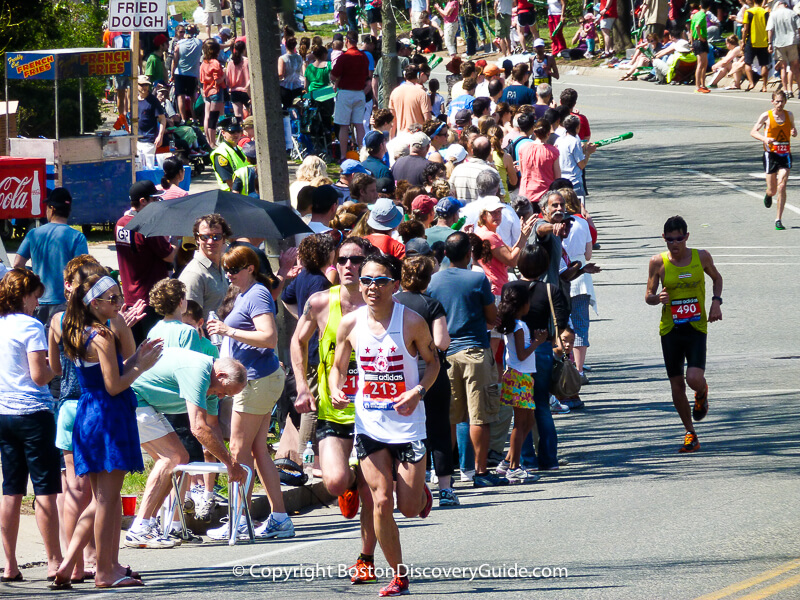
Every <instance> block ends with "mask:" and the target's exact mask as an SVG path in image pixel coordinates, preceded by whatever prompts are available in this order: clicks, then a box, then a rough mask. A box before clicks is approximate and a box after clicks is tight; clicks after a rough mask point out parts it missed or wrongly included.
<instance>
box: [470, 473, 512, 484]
mask: <svg viewBox="0 0 800 600" xmlns="http://www.w3.org/2000/svg"><path fill="white" fill-rule="evenodd" d="M503 485H508V479H506V478H505V477H501V476H500V475H495V474H494V473H484V474H483V475H478V474H477V473H476V474H475V477H473V479H472V487H476V488H484V487H498V486H503Z"/></svg>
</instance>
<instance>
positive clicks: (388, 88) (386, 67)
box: [375, 0, 397, 108]
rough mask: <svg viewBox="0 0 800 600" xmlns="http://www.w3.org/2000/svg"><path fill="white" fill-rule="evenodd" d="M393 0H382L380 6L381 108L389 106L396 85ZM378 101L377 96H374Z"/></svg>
mask: <svg viewBox="0 0 800 600" xmlns="http://www.w3.org/2000/svg"><path fill="white" fill-rule="evenodd" d="M392 1H393V0H383V5H382V6H381V15H382V17H383V34H382V36H381V39H382V40H383V42H382V44H381V56H382V58H383V61H382V63H381V64H382V67H381V73H380V80H381V81H382V82H383V84H384V88H383V89H384V94H383V102H381V103H380V107H381V108H387V107H388V106H389V96H391V94H392V90H393V89H394V88H395V87H397V23H395V20H394V11H393V10H392V4H391V2H392ZM375 102H378V98H375Z"/></svg>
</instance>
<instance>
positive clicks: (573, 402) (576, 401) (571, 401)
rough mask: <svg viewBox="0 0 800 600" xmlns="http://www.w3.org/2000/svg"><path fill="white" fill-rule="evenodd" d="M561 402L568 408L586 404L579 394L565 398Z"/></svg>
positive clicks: (571, 408)
mask: <svg viewBox="0 0 800 600" xmlns="http://www.w3.org/2000/svg"><path fill="white" fill-rule="evenodd" d="M561 404H563V405H564V406H566V407H567V408H568V409H570V410H578V409H581V408H583V407H585V406H586V404H585V403H584V401H583V400H581V399H580V397H579V396H575V397H574V398H567V399H566V400H564V401H563V402H562V403H561Z"/></svg>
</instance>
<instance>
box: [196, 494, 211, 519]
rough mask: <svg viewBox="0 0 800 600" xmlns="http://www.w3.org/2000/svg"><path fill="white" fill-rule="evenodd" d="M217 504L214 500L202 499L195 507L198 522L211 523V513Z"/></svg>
mask: <svg viewBox="0 0 800 600" xmlns="http://www.w3.org/2000/svg"><path fill="white" fill-rule="evenodd" d="M216 504H217V503H216V502H215V501H214V498H209V499H208V500H206V499H205V498H202V499H201V500H200V501H199V502H196V503H195V505H194V518H195V519H197V520H198V521H210V520H211V511H212V510H213V509H214V506H216Z"/></svg>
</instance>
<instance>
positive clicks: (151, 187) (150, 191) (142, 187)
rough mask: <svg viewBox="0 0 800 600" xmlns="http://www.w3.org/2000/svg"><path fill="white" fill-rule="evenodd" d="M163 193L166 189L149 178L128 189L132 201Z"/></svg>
mask: <svg viewBox="0 0 800 600" xmlns="http://www.w3.org/2000/svg"><path fill="white" fill-rule="evenodd" d="M53 191H55V190H53ZM163 193H164V191H163V190H159V189H158V188H156V184H155V183H153V182H152V181H150V180H149V179H147V180H143V181H137V182H136V183H134V184H133V185H132V186H131V188H130V190H129V191H128V195H129V196H130V197H131V202H137V203H138V202H139V200H141V199H142V198H150V197H159V196H161V195H162V194H163ZM48 203H49V201H48Z"/></svg>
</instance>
